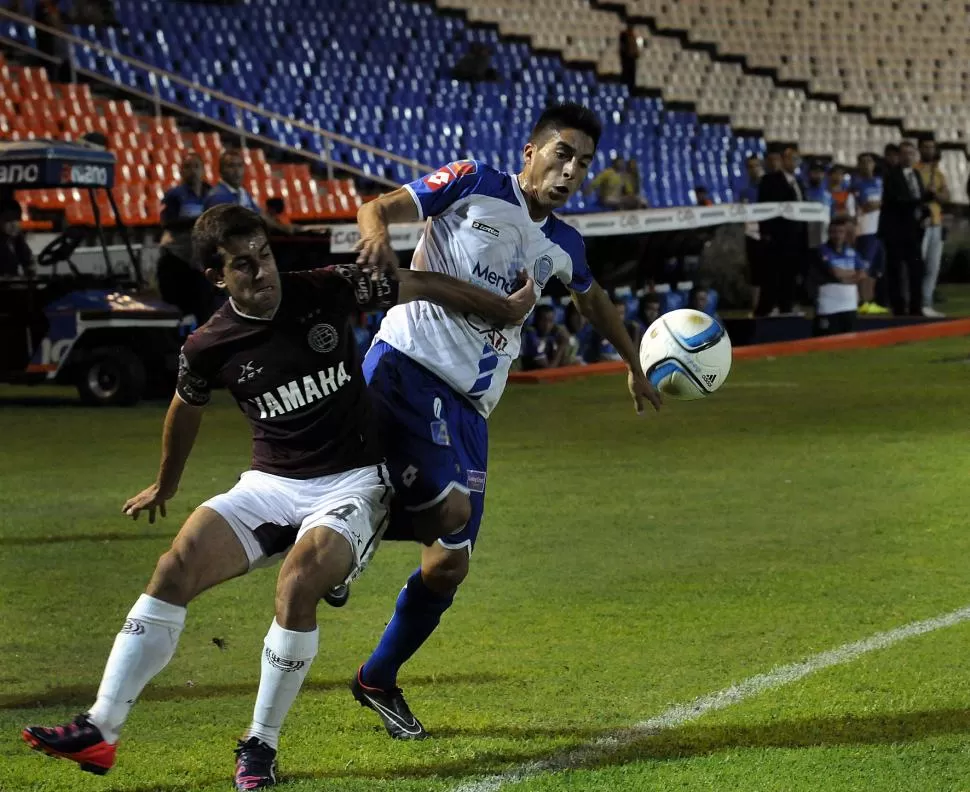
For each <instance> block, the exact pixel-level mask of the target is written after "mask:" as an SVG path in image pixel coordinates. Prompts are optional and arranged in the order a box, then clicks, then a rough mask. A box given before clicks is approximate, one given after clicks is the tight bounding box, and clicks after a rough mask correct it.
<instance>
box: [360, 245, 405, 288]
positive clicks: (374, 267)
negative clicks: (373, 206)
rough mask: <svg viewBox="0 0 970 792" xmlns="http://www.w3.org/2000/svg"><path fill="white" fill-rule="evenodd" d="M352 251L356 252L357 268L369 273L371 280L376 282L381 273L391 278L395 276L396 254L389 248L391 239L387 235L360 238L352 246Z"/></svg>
mask: <svg viewBox="0 0 970 792" xmlns="http://www.w3.org/2000/svg"><path fill="white" fill-rule="evenodd" d="M354 250H355V251H356V252H357V266H358V267H360V269H361V270H362V271H364V272H367V273H369V274H370V276H371V280H377V278H378V277H380V275H381V274H382V273H386V274H387V275H388V276H390V277H392V278H393V277H395V276H396V274H397V268H398V260H397V253H395V252H394V248H392V247H391V239H390V237H389V236H388V235H387V234H379V235H378V236H372V237H361V238H360V239H359V240H358V242H357V244H356V245H354Z"/></svg>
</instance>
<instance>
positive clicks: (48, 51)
mask: <svg viewBox="0 0 970 792" xmlns="http://www.w3.org/2000/svg"><path fill="white" fill-rule="evenodd" d="M34 20H35V21H36V22H37V23H38V24H40V25H47V27H50V28H54V29H55V30H57V31H59V32H66V31H67V26H68V25H69V24H70V23H71V20H70V18H68V17H67V16H66V15H65V14H62V13H61V10H60V9H59V8H58V5H57V3H56V2H54V0H39V2H38V3H37V7H36V9H35V10H34ZM37 49H39V50H40V51H41V52H43V53H44V54H45V55H48V56H50V57H51V58H55V59H56V60H57V63H48V64H46V68H47V76H48V77H49V78H50V80H51V82H62V83H69V82H71V76H72V69H71V46H70V44H68V43H67V41H66V40H65V39H64V38H62V37H61V36H58V35H55V34H54V33H50V32H48V31H46V30H42V29H41V28H39V27H38V28H37Z"/></svg>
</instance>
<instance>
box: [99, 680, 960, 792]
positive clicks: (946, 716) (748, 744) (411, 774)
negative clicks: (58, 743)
mask: <svg viewBox="0 0 970 792" xmlns="http://www.w3.org/2000/svg"><path fill="white" fill-rule="evenodd" d="M477 679H478V678H475V677H472V678H466V677H458V676H456V677H448V678H444V677H438V678H437V681H438V682H469V681H473V682H474V681H477ZM486 681H492V680H491V679H488V680H486ZM415 682H417V683H419V684H429V683H430V679H429V678H425V679H423V680H415ZM342 684H343V682H341V683H339V684H338V683H327V682H325V683H322V686H338V687H339V686H342ZM311 687H317V686H311ZM248 689H249V686H247V690H248ZM326 689H329V688H326ZM966 733H970V710H967V709H941V710H930V711H927V712H900V713H876V714H872V715H864V716H863V715H858V716H857V715H846V716H843V717H833V718H809V719H804V720H788V721H775V722H773V723H766V724H758V725H753V726H739V725H732V724H726V725H718V726H715V725H711V726H698V725H694V724H688V725H685V726H683V727H681V728H679V729H672V730H670V731H664V732H660V733H655V734H642V735H641V734H638V733H637V732H636V731H635V730H633V729H630V730H627V731H625V732H616V731H613V732H596V731H595V730H591V729H588V728H585V727H578V728H568V727H564V728H562V729H555V728H537V729H530V728H528V727H524V726H523V727H506V726H496V727H495V728H493V729H475V730H462V729H451V730H447V731H446V730H442V731H440V732H437V733H436V735H435V737H436V739H435V740H432V741H429V742H427V743H418V744H415V745H413V746H408V747H407V748H403V746H402V750H407V751H408V752H409V754H410V757H411V759H412V762H411V763H410V764H406V765H405V764H397V765H375V766H358V767H347V768H339V769H332V770H322V771H306V772H301V771H300V770H298V769H297V768H294V767H293V766H292V765H289V764H288V763H287V762H286V756H285V754H284V755H283V757H282V758H283V771H282V772H281V774H280V782H281V785H282V786H283V788H285V785H286V782H287V781H295V782H299V781H315V782H319V781H324V782H326V781H330V782H333V781H338V780H340V779H344V780H347V779H355V780H373V781H375V782H393V781H396V780H409V779H410V780H414V779H422V778H432V777H437V778H440V779H450V780H453V781H454V782H456V783H458V782H459V781H462V780H470V779H473V778H475V777H481V776H485V775H489V774H494V773H500V772H502V771H503V769H504V770H506V771H507V770H508V769H509V768H510V767H519V766H521V765H524V764H531V767H530V770H529V771H527V772H528V774H530V775H531V774H535V773H536V772H555V771H557V770H566V769H586V770H596V769H601V768H606V767H615V766H621V765H625V764H631V763H634V762H650V761H656V762H661V761H669V760H675V759H678V760H679V759H688V758H691V757H702V756H710V755H714V754H717V753H720V752H724V751H734V750H737V749H739V748H740V749H745V748H755V749H764V748H780V749H793V748H794V749H798V748H815V747H823V748H824V747H839V746H853V745H893V744H899V743H905V742H913V741H917V740H922V739H925V738H927V737H933V736H939V735H947V734H966ZM451 736H454V737H460V736H471V737H485V738H488V737H494V738H505V739H508V738H510V737H511V738H513V739H516V740H526V739H529V738H530V737H549V736H557V737H574V738H575V739H576V740H577V743H579V744H578V745H577V746H576V747H575V748H572V749H567V750H563V751H561V752H559V753H556V754H553V755H549V754H548V752H547V751H546V750H545V749H544V748H543V747H542V746H539V745H537V746H534V747H532V748H531V749H530V748H529V747H528V745H527V744H523V743H519V744H518V745H515V746H514V747H509V748H503V749H495V750H481V751H476V753H475V756H474V758H471V759H454V760H449V759H444V760H442V759H441V758H439V756H440V754H439V752H436V751H434V750H433V746H434V745H435V742H437V741H440V740H444V739H447V738H448V737H451ZM595 737H600V738H607V737H609V738H614V739H609V740H606V739H603V740H602V741H601V742H600V743H599V744H593V745H590V744H588V742H587V741H588V740H590V739H591V738H595ZM321 739H323V738H322V737H321ZM424 750H429V751H430V753H429V756H428V761H427V763H425V764H421V759H422V756H421V752H422V751H424ZM227 751H228V749H227ZM231 769H232V768H231V762H226V768H225V771H224V772H222V773H220V774H218V775H215V774H213V775H209V776H206V777H205V778H192V779H187V780H185V781H176V782H173V783H168V784H166V783H156V784H152V785H150V786H129V785H125V784H119V785H117V786H111V787H110V789H112V790H116V792H182V790H194V789H199V788H203V787H210V786H211V787H216V786H219V785H222V784H226V783H228V781H229V778H230V774H231ZM338 788H339V787H338Z"/></svg>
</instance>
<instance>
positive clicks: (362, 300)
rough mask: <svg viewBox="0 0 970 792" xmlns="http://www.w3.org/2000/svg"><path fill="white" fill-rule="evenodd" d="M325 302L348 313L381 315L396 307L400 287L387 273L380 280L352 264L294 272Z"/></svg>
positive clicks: (382, 274)
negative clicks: (378, 312)
mask: <svg viewBox="0 0 970 792" xmlns="http://www.w3.org/2000/svg"><path fill="white" fill-rule="evenodd" d="M293 275H294V276H296V277H300V278H302V279H304V280H305V281H306V283H307V285H308V286H309V287H310V288H311V289H313V290H315V291H318V292H319V295H320V298H321V299H323V300H335V301H336V302H337V303H338V304H339V305H340V307H341V309H342V310H344V311H346V312H347V313H356V312H364V313H366V312H368V311H381V310H386V309H387V308H391V307H392V306H394V305H397V299H398V289H399V284H398V282H397V281H396V280H394V278H392V277H390V276H388V275H387V274H386V273H381V275H380V276H379V277H378V278H377V280H371V277H370V275H368V274H367V273H366V272H362V271H361V270H360V269H358V268H357V267H356V266H354V265H352V264H340V265H337V266H332V267H322V268H320V269H315V270H309V271H308V272H295V273H293Z"/></svg>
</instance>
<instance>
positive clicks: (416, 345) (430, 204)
mask: <svg viewBox="0 0 970 792" xmlns="http://www.w3.org/2000/svg"><path fill="white" fill-rule="evenodd" d="M600 132H601V126H600V122H599V120H598V119H597V118H596V116H595V115H593V113H591V112H590V111H589V110H587V109H586V108H584V107H582V106H580V105H576V104H564V105H555V106H553V107H550V108H548V109H547V110H546V111H545V112H544V113H543V114H542V115H541V116H540V118H539V120H538V122H537V123H536V125H535V127H534V129H533V131H532V134H531V136H530V138H529V141H528V142H527V143H526V144H525V147H524V149H523V154H524V158H525V165H524V167H523V169H522V171H521V172H520V173H518V174H515V173H503V172H501V171H498V170H495V169H494V168H491V167H489V166H488V165H486V164H485V163H484V162H478V161H474V160H466V161H462V162H453V163H451V164H450V165H446V166H444V167H442V168H440V169H438V170H437V171H435V172H434V173H431V174H429V175H427V176H425V177H424V178H421V179H418V180H417V181H414V182H412V183H410V184H408V185H405V186H404V187H403V188H401V189H399V190H396V191H394V192H392V193H390V194H389V195H386V196H383V197H382V198H380V199H379V200H377V201H374V202H372V203H368V204H365V205H364V207H362V208H361V210H360V212H359V213H358V222H359V225H360V233H361V241H360V243H359V245H358V248H359V250H360V257H359V259H358V261H359V264H360V265H361V266H363V267H365V268H367V267H371V268H380V267H382V266H385V267H393V263H394V260H395V256H394V253H393V251H392V250H391V246H390V242H389V236H388V225H389V224H390V223H402V222H408V221H412V222H413V221H416V220H425V221H426V226H425V230H424V234H423V235H422V237H421V239H420V241H419V242H418V246H417V249H416V251H415V255H414V266H415V267H418V268H421V269H427V270H431V271H433V272H442V273H447V274H449V275H451V276H453V277H455V278H458V279H460V280H464V281H468V282H469V283H472V284H475V285H477V286H480V287H483V288H486V289H489V290H491V291H493V292H496V293H500V294H510V293H511V292H512V291H514V290H515V288H516V284H517V283H518V282H519V279H520V277H522V276H523V275H524V276H527V277H531V278H532V279H533V280H534V282H535V290H536V294H537V295H538V294H539V292H540V291H541V290H542V288H543V287H544V286H545V285H546V284H547V283H548V282H549V280H550V279H551V278H553V277H557V278H559V279H560V280H561V281H562V282H563V283H565V284H567V285H568V287H569V289H570V291H571V292H572V293H573V297H574V299H575V301H576V304H577V306H578V307H579V309H580V311H582V313H583V314H584V315H585V316H586V317H587V318H588V319H589V321H590V323H591V324H592V326H593V327H594V329H595V330H596V331H597V332H598V333H599V334H600V335H601V336H603V337H604V338H606V339H608V340H609V341H610V342H611V343H612V344H613V346H614V347H615V348H616V349H617V351H618V352H619V354H620V356H621V357H622V358H623V360H624V361H626V363H627V365H628V366H629V369H630V372H629V378H628V381H629V387H630V392H631V393H632V395H633V398H634V401H635V404H636V408H637V412H638V413H641V412H642V411H643V403H644V401H645V400H646V401H649V402H650V403H651V404H652V405H653V406H654V407H655V408H659V406H660V398H659V396H658V394H657V392H656V390H655V389H654V388H653V386H652V385H651V384H650V382H649V381H648V380H647V378H646V377H645V376H644V374H643V371H642V369H641V367H640V362H639V356H638V351H637V349H636V346H635V344H634V342H633V340H632V339H631V338H630V336H629V334H628V333H627V331H626V328H625V327H624V325H623V321H622V319H621V318H620V316H619V315H618V314H617V312H616V310H615V308H614V307H613V304H612V302H611V300H610V298H609V297H608V296H607V294H606V292H604V291H603V289H602V288H601V287H600V286H599V285H598V284H597V283H596V282H595V281H594V280H593V276H592V274H591V273H590V270H589V267H588V266H587V263H586V252H585V246H584V244H583V239H582V237H581V236H580V234H579V232H577V231H576V230H575V229H574V228H573V227H572V226H570V225H568V224H567V223H565V222H563V221H562V220H560V219H559V218H558V217H556V216H555V215H553V214H552V212H553V210H555V209H558V208H559V207H561V206H563V204H565V203H566V201H568V200H569V198H570V196H572V195H573V193H575V192H576V190H577V189H578V188H579V187H580V185H581V184H582V183H583V180H584V179H585V178H586V174H587V170H588V169H589V165H590V162H591V161H592V159H593V154H594V153H595V150H596V144H597V142H598V140H599V136H600ZM521 341H522V327H521V325H516V326H511V327H498V326H495V325H493V324H491V323H490V322H488V321H486V320H485V319H483V318H482V317H480V316H476V315H474V314H459V313H455V312H452V311H447V310H442V309H441V308H439V307H437V306H435V305H432V304H431V303H427V302H416V303H413V304H411V305H410V306H407V307H400V308H398V307H395V308H392V309H391V310H390V312H389V313H388V314H387V317H386V318H385V319H384V322H383V324H382V325H381V328H380V331H379V332H378V334H377V336H376V338H375V340H374V343H373V345H372V346H371V348H370V351H369V352H368V353H367V357H366V360H365V362H364V374H365V376H366V377H367V379H368V382H369V383H370V394H371V396H372V398H373V400H374V402H375V409H376V420H377V421H378V428H379V430H380V432H381V435H382V437H383V441H384V450H385V453H386V455H387V464H388V468H389V469H390V472H391V478H392V481H393V484H394V487H395V490H396V492H397V506H396V507H395V508H394V511H393V512H392V517H391V526H390V527H389V529H388V533H387V534H386V536H385V538H399V539H416V540H418V541H420V542H422V543H424V545H425V547H423V548H422V556H421V566H420V568H418V569H417V570H415V572H414V573H413V574H412V575H411V577H410V578H409V579H408V582H407V584H406V585H405V587H404V589H403V590H402V592H401V594H400V596H399V597H398V600H397V607H396V610H395V613H394V617H393V618H392V619H391V621H390V623H389V624H388V626H387V628H386V630H385V631H384V634H383V636H382V637H381V640H380V642H379V644H378V646H377V648H376V649H375V651H374V653H373V654H372V655H371V657H370V659H369V660H368V661H367V662H366V663H365V664H364V665H363V666H361V667H360V668H359V669H358V672H357V675H356V677H355V678H354V680H353V683H352V690H353V693H354V696H355V698H356V699H357V700H358V701H359V702H360V703H361V704H362V705H363V706H367V707H370V708H371V709H373V710H374V711H375V712H377V713H378V715H380V717H381V719H382V721H383V722H384V726H385V728H386V729H387V731H388V732H389V733H390V735H391V736H392V737H396V738H399V739H421V738H423V737H425V736H426V732H425V731H424V728H423V726H422V725H421V723H420V722H419V721H418V720H417V719H416V718H415V717H414V716H413V714H412V713H411V711H410V709H409V708H408V706H407V703H406V702H405V700H404V697H403V695H402V694H401V691H400V689H399V688H398V687H397V674H398V670H399V669H400V668H401V666H402V665H403V664H404V663H405V662H406V661H407V660H408V659H409V658H410V657H411V656H412V655H413V654H414V653H415V652H416V651H417V650H418V649H419V648H420V646H421V645H422V644H423V643H424V642H425V641H426V640H427V639H428V637H429V636H430V635H431V633H432V632H433V631H434V629H435V628H436V627H437V626H438V623H439V621H440V619H441V616H442V614H443V613H444V612H445V611H446V610H447V609H448V607H449V606H450V605H451V603H452V601H453V599H454V596H455V593H456V591H457V588H458V586H459V584H460V583H461V582H462V581H463V580H464V579H465V576H466V575H467V574H468V566H469V558H470V555H471V552H472V548H473V547H474V544H475V540H476V539H477V537H478V531H479V527H480V525H481V521H482V514H483V511H484V505H485V486H486V480H487V470H488V465H487V456H488V431H487V426H486V419H487V418H488V416H489V414H490V413H491V412H492V410H493V409H495V406H496V405H497V404H498V401H499V399H500V397H501V395H502V391H503V390H504V389H505V383H506V380H507V378H508V373H509V367H510V366H511V364H512V361H513V360H515V358H516V357H518V354H519V348H520V345H521Z"/></svg>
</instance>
